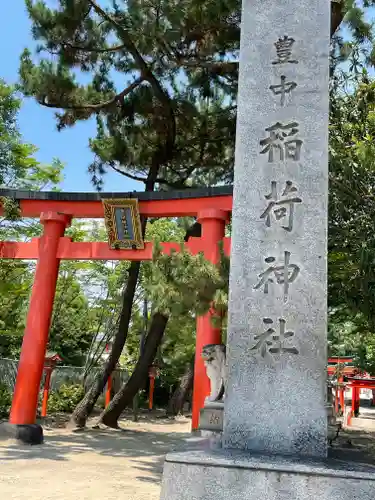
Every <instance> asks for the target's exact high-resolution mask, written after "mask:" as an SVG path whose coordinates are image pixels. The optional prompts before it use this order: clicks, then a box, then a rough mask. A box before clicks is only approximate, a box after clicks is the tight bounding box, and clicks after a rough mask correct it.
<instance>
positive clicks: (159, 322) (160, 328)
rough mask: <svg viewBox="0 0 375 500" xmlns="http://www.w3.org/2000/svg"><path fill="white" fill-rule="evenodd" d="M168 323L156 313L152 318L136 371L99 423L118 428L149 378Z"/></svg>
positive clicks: (102, 415) (166, 319) (101, 416)
mask: <svg viewBox="0 0 375 500" xmlns="http://www.w3.org/2000/svg"><path fill="white" fill-rule="evenodd" d="M167 323H168V316H165V315H163V314H161V313H155V314H154V315H153V317H152V320H151V324H150V327H149V330H148V334H147V338H146V342H145V344H144V348H143V353H142V356H140V357H139V359H138V361H137V364H136V366H135V368H134V371H133V373H132V375H131V377H130V378H129V380H128V381H127V382H126V383H125V384H124V385H123V386H122V387H121V389H120V390H119V392H118V393H117V394H116V395H115V397H114V398H113V399H112V401H111V402H110V404H109V405H108V406H107V408H106V409H105V410H104V411H103V412H102V414H101V415H100V418H99V422H100V423H102V424H105V425H107V426H108V427H113V428H115V429H116V428H118V423H117V421H118V419H119V417H120V415H121V413H122V412H123V411H124V409H125V408H126V406H128V405H130V404H131V403H132V401H133V398H134V396H135V395H136V394H137V392H138V390H139V388H140V386H141V385H142V383H143V382H144V380H145V378H146V377H147V376H148V370H149V368H150V366H151V365H152V363H153V361H154V359H155V356H156V353H157V350H158V347H159V345H160V343H161V341H162V339H163V335H164V331H165V328H166V326H167Z"/></svg>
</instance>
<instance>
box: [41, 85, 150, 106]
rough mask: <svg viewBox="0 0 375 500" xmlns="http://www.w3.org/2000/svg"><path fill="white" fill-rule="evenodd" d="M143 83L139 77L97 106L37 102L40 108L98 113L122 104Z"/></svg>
mask: <svg viewBox="0 0 375 500" xmlns="http://www.w3.org/2000/svg"><path fill="white" fill-rule="evenodd" d="M144 81H145V78H143V77H141V76H140V77H139V78H137V79H136V80H134V82H133V83H132V84H131V85H129V87H126V88H125V89H124V90H122V91H121V92H120V93H119V94H116V95H114V96H113V97H112V98H111V99H109V100H108V101H104V102H99V103H97V104H90V103H87V104H81V105H79V104H62V103H50V102H47V101H46V100H45V98H44V99H43V100H38V102H39V104H41V105H42V106H45V107H47V108H62V109H74V110H86V109H87V110H93V111H99V110H100V109H104V108H106V107H108V106H110V105H112V104H114V103H116V102H122V101H123V99H124V98H125V97H126V96H127V95H128V94H130V92H132V91H133V90H134V89H136V88H137V87H138V86H139V85H140V84H141V83H142V82H144Z"/></svg>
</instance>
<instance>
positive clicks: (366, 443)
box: [0, 418, 375, 500]
mask: <svg viewBox="0 0 375 500" xmlns="http://www.w3.org/2000/svg"><path fill="white" fill-rule="evenodd" d="M121 426H122V427H123V430H121V431H120V430H117V431H115V430H110V429H106V430H97V429H93V430H88V431H85V432H75V433H74V432H70V431H68V430H66V429H56V428H55V429H51V430H45V444H44V445H43V446H35V447H28V446H22V445H19V444H16V443H14V442H13V441H1V440H0V492H1V498H4V499H7V500H9V499H15V500H23V499H25V500H26V499H27V500H40V499H41V498H43V500H70V499H73V500H75V499H77V500H99V499H100V500H103V499H106V498H110V499H111V500H112V499H113V500H117V499H121V500H158V499H159V494H160V479H161V474H162V469H163V462H164V456H165V454H166V453H167V452H168V451H172V450H177V449H181V448H184V447H186V446H188V447H189V448H190V447H194V446H199V438H194V437H192V436H191V434H190V420H187V419H183V420H180V421H177V422H176V421H173V420H166V419H163V420H160V419H158V418H154V419H152V418H151V420H150V421H145V419H143V418H142V420H141V421H140V422H139V423H133V422H130V421H123V422H121ZM330 456H332V457H335V458H339V459H341V460H346V461H351V460H356V461H359V462H366V463H370V464H373V466H374V469H375V433H374V432H372V433H369V432H365V431H363V430H353V431H347V430H346V431H342V432H341V433H340V436H339V438H338V439H337V440H336V441H335V442H334V446H333V448H331V449H330Z"/></svg>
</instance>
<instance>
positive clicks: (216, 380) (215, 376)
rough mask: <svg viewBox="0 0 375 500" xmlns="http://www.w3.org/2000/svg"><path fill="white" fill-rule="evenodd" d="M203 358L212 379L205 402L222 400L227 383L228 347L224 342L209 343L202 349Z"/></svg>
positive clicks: (208, 375)
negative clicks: (209, 391)
mask: <svg viewBox="0 0 375 500" xmlns="http://www.w3.org/2000/svg"><path fill="white" fill-rule="evenodd" d="M202 358H203V359H204V365H205V367H206V373H207V377H208V378H209V379H210V384H211V393H210V395H209V396H207V398H206V400H205V402H206V403H212V402H214V401H222V400H223V398H224V394H225V387H226V383H227V363H226V347H225V345H223V344H208V345H205V346H204V347H203V349H202Z"/></svg>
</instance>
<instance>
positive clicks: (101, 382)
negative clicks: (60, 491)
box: [70, 154, 161, 428]
mask: <svg viewBox="0 0 375 500" xmlns="http://www.w3.org/2000/svg"><path fill="white" fill-rule="evenodd" d="M160 161H161V158H158V154H155V157H154V161H153V164H152V166H151V168H150V170H149V173H148V176H147V180H146V182H145V191H146V192H151V191H153V190H154V188H155V184H156V180H157V176H158V172H159V167H160ZM146 224H147V218H146V217H141V225H142V237H144V235H145V231H146ZM140 267H141V263H140V262H138V261H132V262H131V264H130V267H129V272H128V281H127V284H126V288H125V290H124V294H123V299H122V309H121V315H120V322H119V327H118V330H117V333H116V335H115V338H114V340H113V343H112V348H111V352H110V354H109V357H108V359H107V361H106V363H105V364H104V366H103V368H102V370H101V372H99V373H98V375H97V377H96V379H95V381H94V383H93V385H92V386H91V387H90V389H89V391H88V392H87V393H86V394H85V396H84V398H83V399H82V401H80V403H78V405H77V406H76V408H75V410H74V412H73V414H72V416H71V419H70V423H71V424H73V425H75V426H77V427H80V428H82V427H85V425H86V421H87V419H88V417H89V415H90V414H91V412H92V410H93V409H94V406H95V403H96V401H97V400H98V397H99V396H100V394H101V393H102V392H103V390H104V387H105V385H106V383H107V380H108V377H109V376H110V375H111V373H112V372H113V370H114V369H115V368H116V366H117V363H118V361H119V359H120V356H121V353H122V350H123V348H124V345H125V342H126V338H127V336H128V331H129V323H130V318H131V313H132V308H133V301H134V295H135V289H136V286H137V282H138V277H139V270H140Z"/></svg>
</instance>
